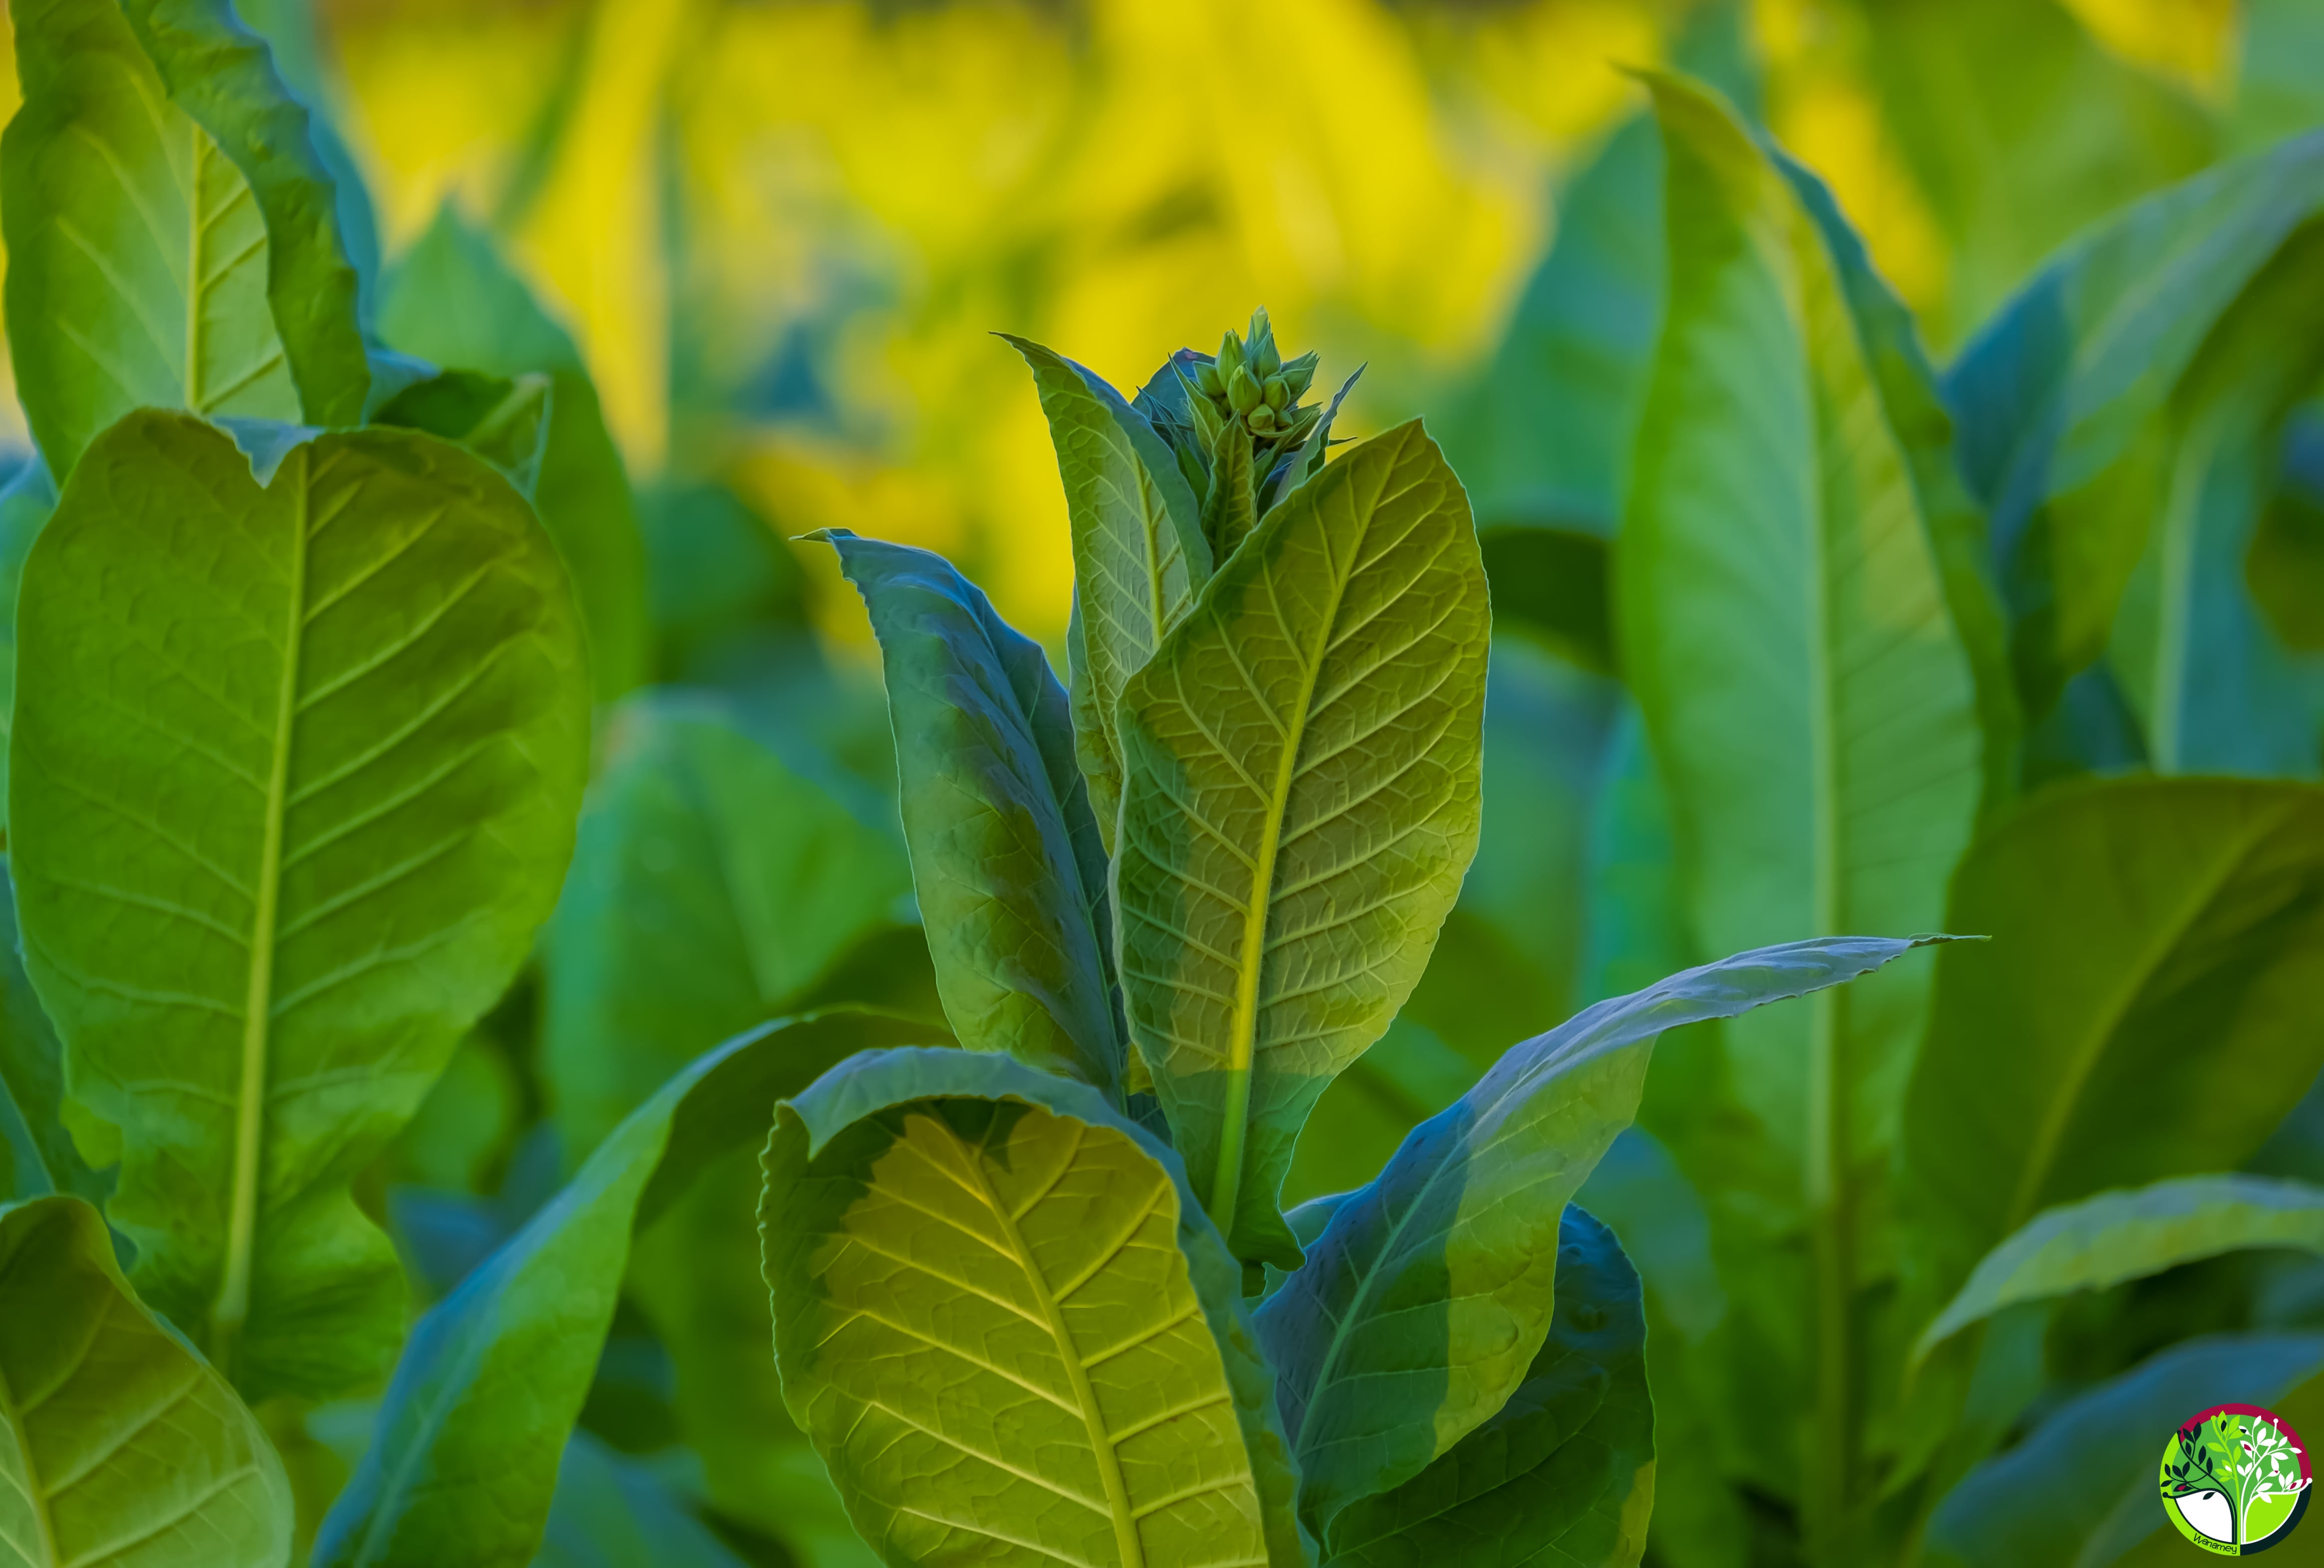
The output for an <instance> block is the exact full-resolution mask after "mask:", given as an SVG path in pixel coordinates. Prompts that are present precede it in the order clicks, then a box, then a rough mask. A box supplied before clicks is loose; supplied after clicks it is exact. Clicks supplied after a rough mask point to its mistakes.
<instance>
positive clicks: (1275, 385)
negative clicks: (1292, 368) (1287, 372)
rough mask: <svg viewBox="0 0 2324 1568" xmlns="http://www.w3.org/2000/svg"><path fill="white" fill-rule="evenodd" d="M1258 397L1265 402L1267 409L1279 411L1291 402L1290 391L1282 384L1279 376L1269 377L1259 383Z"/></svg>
mask: <svg viewBox="0 0 2324 1568" xmlns="http://www.w3.org/2000/svg"><path fill="white" fill-rule="evenodd" d="M1259 396H1260V397H1261V398H1263V399H1265V400H1266V401H1267V406H1268V408H1270V409H1280V408H1282V407H1283V405H1284V404H1286V403H1287V402H1289V401H1291V389H1290V387H1288V386H1286V384H1284V380H1283V378H1282V377H1281V376H1279V375H1270V376H1268V378H1267V379H1266V380H1265V381H1263V382H1261V383H1259Z"/></svg>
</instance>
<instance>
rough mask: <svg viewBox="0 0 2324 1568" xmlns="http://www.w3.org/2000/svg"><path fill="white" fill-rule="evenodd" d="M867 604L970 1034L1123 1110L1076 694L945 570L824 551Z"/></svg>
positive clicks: (956, 1028)
mask: <svg viewBox="0 0 2324 1568" xmlns="http://www.w3.org/2000/svg"><path fill="white" fill-rule="evenodd" d="M814 537H816V538H817V539H822V540H826V541H827V542H829V543H830V545H831V546H832V548H833V549H836V550H837V551H838V552H839V564H840V567H841V569H842V570H844V572H845V573H846V574H847V578H848V580H849V581H850V582H852V583H853V584H854V585H855V586H856V588H857V590H858V591H859V592H861V593H862V595H863V603H864V605H865V607H866V608H867V609H869V610H870V611H871V629H872V631H873V632H876V633H877V634H878V635H879V639H880V653H881V659H883V660H884V661H885V663H886V667H887V672H888V715H889V721H890V724H892V725H893V726H894V729H895V732H896V770H897V773H898V775H899V782H900V785H901V788H902V794H903V813H904V838H905V841H906V842H907V844H909V846H910V848H911V855H912V879H913V882H914V885H915V886H916V887H917V888H918V891H919V899H920V918H922V920H924V921H925V922H926V923H927V931H928V948H929V951H930V952H931V953H932V954H933V955H935V958H936V988H937V990H938V991H939V992H941V993H942V995H943V997H944V1005H945V1014H946V1015H947V1016H948V1017H949V1018H950V1019H951V1020H952V1028H953V1032H954V1034H955V1035H957V1036H959V1037H960V1043H961V1044H962V1045H964V1046H966V1047H969V1048H970V1049H971V1050H979V1051H1008V1052H1010V1053H1011V1054H1013V1055H1015V1056H1019V1057H1022V1058H1023V1059H1024V1060H1026V1061H1028V1062H1030V1063H1032V1064H1034V1065H1037V1066H1046V1067H1051V1068H1055V1069H1059V1070H1062V1071H1065V1072H1068V1073H1071V1074H1073V1075H1075V1076H1077V1077H1079V1078H1081V1079H1082V1080H1083V1081H1084V1082H1085V1083H1089V1084H1094V1085H1096V1086H1097V1088H1098V1089H1099V1090H1100V1091H1102V1093H1105V1094H1106V1095H1107V1096H1108V1098H1110V1099H1111V1100H1113V1101H1115V1102H1120V1096H1121V1093H1122V1085H1123V1084H1124V1082H1125V1079H1126V1076H1127V1058H1126V1055H1125V1047H1124V1046H1123V1043H1122V1038H1121V1035H1120V1027H1119V1020H1118V1018H1117V1016H1116V1007H1115V1002H1114V997H1113V984H1112V973H1111V969H1112V965H1111V957H1110V941H1111V937H1110V930H1111V926H1110V923H1109V919H1108V916H1107V911H1106V890H1105V876H1106V861H1105V850H1104V847H1103V845H1102V844H1101V843H1100V842H1099V835H1098V826H1097V819H1096V817H1095V816H1093V815H1091V812H1090V804H1089V791H1088V789H1087V787H1086V786H1085V785H1084V782H1083V779H1082V774H1081V770H1080V768H1079V765H1078V764H1077V763H1076V762H1075V761H1074V731H1073V720H1072V717H1071V715H1069V714H1068V713H1067V711H1066V700H1065V692H1064V691H1063V690H1062V689H1060V688H1059V687H1058V685H1057V678H1056V676H1055V675H1053V674H1051V673H1050V671H1049V661H1048V659H1047V657H1046V656H1045V655H1044V654H1043V653H1042V652H1041V650H1040V649H1039V647H1038V646H1037V645H1036V644H1034V643H1032V642H1030V641H1027V640H1026V639H1025V638H1024V637H1022V636H1020V635H1019V634H1018V633H1017V632H1014V631H1012V630H1011V629H1010V627H1009V625H1008V624H1007V623H1005V622H1003V621H1002V620H1001V617H1000V616H999V615H998V614H997V613H994V611H993V608H992V605H991V602H990V601H989V600H987V599H986V598H985V596H984V595H983V594H982V593H981V592H980V591H979V590H978V589H977V588H976V587H975V586H974V585H973V584H971V583H970V582H969V581H968V580H967V579H966V578H964V577H963V576H961V575H960V574H959V573H958V572H956V571H954V569H953V568H952V567H951V566H950V565H949V564H948V563H947V562H946V561H945V559H944V558H942V557H940V556H935V555H931V554H929V553H928V552H927V551H926V550H920V549H911V548H910V547H908V546H906V545H893V544H885V543H882V542H881V541H880V540H868V539H858V538H857V537H856V536H855V535H853V534H852V533H850V532H848V531H847V530H844V529H830V530H825V531H823V532H821V533H818V534H816V535H815V536H814Z"/></svg>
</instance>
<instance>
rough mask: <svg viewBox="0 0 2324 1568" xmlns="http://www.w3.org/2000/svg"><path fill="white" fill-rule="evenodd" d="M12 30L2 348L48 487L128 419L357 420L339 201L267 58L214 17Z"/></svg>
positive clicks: (98, 0)
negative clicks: (53, 475)
mask: <svg viewBox="0 0 2324 1568" xmlns="http://www.w3.org/2000/svg"><path fill="white" fill-rule="evenodd" d="M11 15H12V20H13V21H14V24H15V30H16V67H17V73H18V75H19V76H20V77H21V78H22V79H23V90H24V106H23V109H22V110H21V111H20V112H19V113H18V114H17V115H16V117H15V118H14V120H12V121H11V122H10V123H9V125H8V130H7V134H6V136H5V139H0V198H5V199H0V231H5V237H6V242H7V248H8V256H9V266H8V284H7V312H8V341H9V349H10V353H11V354H12V355H13V356H14V360H15V364H16V375H17V386H18V390H19V392H20V394H21V395H22V396H23V401H24V407H25V414H26V418H27V419H28V420H30V421H31V424H32V435H33V438H34V439H36V440H37V441H38V442H39V443H40V446H41V449H42V451H43V452H45V453H46V454H47V455H48V458H49V462H50V464H51V466H52V467H53V468H54V469H55V471H56V472H57V473H59V474H60V475H69V474H70V473H71V471H72V468H73V466H74V465H75V464H77V463H78V461H79V460H80V456H81V452H82V450H83V448H85V447H87V446H88V444H89V442H90V441H92V440H93V439H95V438H96V437H97V432H99V431H100V430H103V429H105V428H106V426H108V425H111V424H112V423H113V422H114V421H115V420H118V419H120V418H121V417H122V416H123V415H124V414H126V413H127V412H129V410H132V409H134V408H137V407H140V406H152V407H159V408H173V409H185V410H190V411H192V412H195V413H200V414H239V415H245V416H250V417H254V418H259V419H272V420H293V421H296V420H302V419H303V420H305V421H306V422H308V423H310V424H317V425H327V424H342V425H346V424H353V423H355V421H356V420H358V419H360V418H361V417H362V414H363V408H364V393H365V391H366V390H367V388H368V386H369V383H370V379H371V373H370V368H369V364H368V362H367V361H366V359H365V356H364V344H363V337H362V334H361V331H360V330H359V328H358V327H357V324H356V320H355V291H356V284H355V269H354V267H352V266H351V265H350V264H349V263H348V262H347V259H346V252H345V250H344V249H343V247H342V246H341V245H340V244H339V241H338V235H337V226H336V219H335V217H334V204H335V202H336V199H337V197H336V193H335V191H334V189H333V187H332V183H331V179H330V176H329V175H328V174H327V173H325V172H324V171H323V167H322V164H321V163H320V162H319V161H318V160H317V158H316V157H315V153H314V150H313V148H312V147H311V146H310V145H309V141H308V137H307V112H306V111H305V110H304V109H302V108H300V106H299V105H298V103H297V102H296V100H294V99H293V98H291V96H290V94H289V93H288V92H286V91H285V90H284V89H283V88H282V85H281V82H280V81H278V80H277V79H276V78H275V76H274V72H273V67H272V64H271V63H270V62H269V60H268V59H267V53H266V46H265V45H264V44H263V43H262V42H260V41H259V40H258V39H256V38H255V37H254V36H252V35H251V34H250V33H249V32H245V31H244V29H243V28H242V25H241V24H240V23H238V22H236V21H235V18H234V14H233V11H232V9H231V7H230V6H229V5H227V4H226V0H126V3H116V0H32V3H31V4H26V5H17V6H15V7H14V8H13V10H12V13H11Z"/></svg>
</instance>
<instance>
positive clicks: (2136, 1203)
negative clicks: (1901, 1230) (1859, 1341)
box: [1914, 1176, 2324, 1360]
mask: <svg viewBox="0 0 2324 1568" xmlns="http://www.w3.org/2000/svg"><path fill="white" fill-rule="evenodd" d="M2243 1247H2299V1248H2303V1249H2305V1250H2308V1251H2310V1252H2324V1187H2312V1186H2310V1185H2307V1184H2306V1183H2304V1182H2286V1181H2271V1180H2269V1179H2268V1178H2266V1177H2264V1176H2183V1177H2181V1178H2180V1179H2179V1180H2176V1181H2166V1182H2157V1183H2155V1184H2154V1185H2153V1186H2146V1187H2137V1188H2134V1189H2131V1190H2128V1191H2117V1192H2110V1193H2100V1194H2098V1196H2096V1197H2094V1198H2085V1199H2083V1200H2082V1201H2080V1203H2073V1204H2060V1205H2058V1206H2057V1207H2056V1208H2053V1209H2045V1210H2043V1212H2042V1213H2039V1214H2036V1215H2034V1216H2033V1219H2032V1220H2031V1221H2029V1222H2027V1223H2026V1224H2025V1226H2024V1228H2023V1229H2021V1230H2019V1231H2016V1232H2015V1233H2014V1234H2012V1235H2011V1236H2010V1237H2009V1238H2008V1240H2006V1241H2003V1242H2002V1243H2001V1245H2000V1246H1998V1247H1996V1248H1995V1249H1994V1250H1992V1251H1990V1252H1988V1253H1987V1254H1986V1255H1985V1256H1984V1257H1983V1258H1981V1259H1978V1265H1977V1268H1975V1269H1974V1270H1973V1271H1972V1272H1971V1273H1970V1275H1969V1282H1968V1283H1967V1284H1965V1285H1963V1286H1962V1287H1960V1292H1959V1294H1957V1295H1956V1296H1954V1297H1953V1298H1952V1300H1950V1301H1949V1302H1947V1303H1946V1304H1945V1309H1944V1311H1942V1312H1941V1313H1939V1314H1937V1317H1936V1321H1935V1322H1933V1323H1932V1324H1929V1326H1928V1328H1927V1329H1926V1330H1924V1331H1923V1333H1922V1334H1921V1337H1920V1340H1919V1342H1918V1343H1916V1344H1915V1345H1914V1360H1919V1359H1920V1358H1921V1357H1922V1356H1924V1355H1926V1354H1927V1353H1928V1351H1929V1350H1930V1349H1931V1348H1932V1346H1934V1345H1935V1344H1937V1343H1938V1342H1940V1341H1941V1340H1943V1339H1945V1338H1946V1337H1947V1336H1949V1335H1951V1334H1955V1333H1960V1331H1961V1330H1962V1329H1964V1328H1967V1327H1968V1326H1969V1324H1973V1323H1976V1322H1978V1321H1979V1320H1980V1319H1983V1318H1987V1317H1990V1316H1991V1315H1992V1314H1995V1313H1997V1312H1999V1311H2000V1310H2002V1309H2003V1308H2004V1307H2006V1306H2011V1305H2015V1304H2016V1303H2018V1302H2021V1301H2040V1300H2042V1299H2043V1298H2045V1297H2048V1296H2063V1295H2065V1294H2066V1293H2067V1292H2068V1291H2071V1290H2103V1289H2105V1288H2106V1287H2107V1286H2109V1285H2119V1284H2121V1283H2122V1282H2123V1281H2124V1280H2126V1279H2142V1278H2144V1277H2146V1276H2147V1275H2150V1274H2160V1273H2162V1272H2163V1270H2164V1269H2166V1268H2177V1267H2178V1266H2179V1265H2180V1264H2181V1263H2191V1262H2193V1261H2195V1260H2196V1259H2200V1258H2215V1257H2217V1256H2218V1254H2220V1253H2222V1252H2232V1251H2234V1250H2236V1249H2238V1248H2243Z"/></svg>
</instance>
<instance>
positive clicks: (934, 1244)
mask: <svg viewBox="0 0 2324 1568" xmlns="http://www.w3.org/2000/svg"><path fill="white" fill-rule="evenodd" d="M761 1234H762V1235H763V1236H764V1237H765V1241H766V1269H767V1282H768V1286H769V1288H770V1290H771V1291H772V1292H773V1295H774V1304H775V1351H776V1356H777V1359H778V1360H779V1362H780V1364H781V1367H782V1375H783V1392H784V1397H785V1398H786V1399H787V1400H788V1403H789V1405H790V1408H791V1413H792V1415H793V1416H795V1417H796V1418H797V1419H798V1423H799V1425H801V1426H803V1427H804V1428H806V1430H807V1434H808V1435H809V1436H810V1437H812V1438H813V1439H814V1441H815V1444H816V1448H817V1450H819V1451H820V1452H821V1453H822V1454H823V1456H824V1460H825V1463H827V1464H828V1465H829V1466H830V1467H831V1472H832V1478H833V1480H835V1481H837V1482H838V1484H839V1489H840V1492H841V1495H842V1496H844V1498H845V1499H847V1505H848V1511H849V1513H850V1514H851V1515H852V1516H853V1518H854V1520H855V1526H856V1528H857V1530H858V1531H859V1532H861V1533H862V1536H863V1537H864V1538H865V1539H866V1540H868V1541H870V1542H871V1544H872V1545H873V1546H874V1548H875V1549H876V1550H878V1551H879V1553H880V1554H881V1557H882V1558H883V1559H884V1560H885V1561H886V1562H888V1563H890V1564H893V1565H895V1568H904V1565H906V1564H911V1563H932V1562H953V1561H979V1560H982V1561H994V1560H1001V1561H1010V1560H1013V1561H1023V1560H1027V1559H1028V1558H1029V1557H1031V1556H1034V1555H1037V1556H1040V1557H1043V1558H1054V1559H1056V1560H1057V1561H1060V1562H1064V1563H1075V1564H1085V1565H1089V1568H1099V1565H1105V1568H1137V1565H1138V1564H1140V1563H1173V1564H1184V1565H1185V1568H1227V1565H1229V1564H1238V1563H1240V1564H1254V1563H1269V1564H1273V1565H1275V1568H1295V1565H1296V1564H1300V1563H1308V1562H1312V1561H1313V1552H1312V1550H1311V1549H1310V1547H1309V1546H1308V1544H1307V1542H1306V1540H1305V1536H1303V1534H1302V1533H1301V1532H1300V1530H1299V1528H1298V1526H1297V1525H1296V1523H1295V1522H1294V1521H1293V1518H1292V1508H1291V1503H1292V1489H1293V1486H1294V1476H1293V1471H1292V1470H1291V1466H1290V1462H1289V1460H1288V1458H1287V1457H1286V1453H1285V1450H1284V1446H1283V1435H1282V1432H1281V1429H1280V1428H1279V1427H1278V1426H1277V1425H1276V1421H1275V1412H1274V1407H1273V1397H1272V1396H1273V1389H1272V1387H1271V1385H1270V1382H1269V1379H1268V1375H1267V1368H1266V1363H1265V1361H1264V1360H1263V1359H1262V1358H1261V1357H1260V1355H1259V1349H1258V1346H1257V1344H1256V1342H1254V1341H1253V1339H1252V1337H1251V1332H1250V1321H1249V1319H1248V1318H1246V1317H1245V1316H1244V1314H1243V1310H1242V1303H1241V1293H1240V1272H1241V1271H1240V1268H1238V1266H1237V1265H1236V1263H1235V1261H1234V1259H1232V1258H1231V1257H1230V1256H1229V1255H1228V1254H1227V1252H1226V1250H1225V1249H1224V1248H1223V1247H1222V1246H1221V1245H1220V1243H1219V1238H1218V1235H1217V1232H1216V1231H1213V1229H1212V1228H1211V1226H1210V1223H1209V1222H1207V1221H1206V1220H1204V1219H1203V1215H1202V1212H1201V1210H1200V1209H1199V1208H1198V1207H1197V1205H1196V1204H1195V1203H1194V1198H1193V1196H1192V1194H1191V1193H1190V1192H1189V1191H1188V1189H1187V1188H1186V1185H1185V1180H1184V1176H1183V1175H1182V1173H1181V1172H1180V1170H1179V1168H1178V1164H1177V1160H1176V1157H1175V1156H1173V1155H1172V1154H1171V1153H1170V1152H1169V1150H1168V1149H1167V1148H1166V1147H1165V1146H1164V1145H1163V1144H1161V1143H1160V1142H1159V1141H1157V1139H1154V1138H1153V1137H1152V1136H1151V1135H1149V1134H1148V1133H1146V1132H1145V1131H1144V1130H1141V1129H1139V1128H1138V1127H1137V1126H1136V1125H1134V1124H1133V1123H1130V1122H1129V1121H1124V1120H1122V1119H1121V1118H1120V1116H1118V1115H1117V1114H1116V1113H1115V1112H1114V1111H1112V1110H1111V1108H1110V1107H1109V1106H1108V1105H1107V1104H1106V1103H1105V1102H1103V1101H1102V1100H1101V1099H1100V1098H1099V1096H1098V1095H1097V1094H1096V1093H1095V1092H1094V1091H1093V1090H1091V1089H1090V1088H1088V1087H1087V1086H1085V1085H1083V1084H1074V1083H1071V1082H1068V1081H1066V1080H1064V1079H1061V1078H1057V1077H1056V1076H1053V1075H1048V1074H1043V1073H1037V1072H1034V1071H1031V1070H1030V1069H1028V1068H1027V1067H1025V1066H1023V1065H1020V1064H1019V1063H1017V1062H1014V1061H1011V1060H1010V1059H1008V1058H1007V1057H1003V1056H992V1055H987V1054H970V1053H965V1052H936V1051H925V1050H919V1051H913V1050H902V1051H885V1052H881V1053H877V1054H875V1055H871V1056H862V1057H859V1058H857V1059H856V1060H854V1061H853V1062H849V1063H847V1064H846V1065H844V1066H842V1067H841V1068H840V1069H838V1070H837V1071H835V1072H834V1073H832V1074H830V1075H827V1076H826V1077H825V1078H824V1079H822V1080H821V1081H820V1082H818V1083H817V1084H816V1085H815V1086H814V1087H813V1088H812V1089H810V1090H808V1091H807V1093H805V1094H802V1095H800V1096H799V1097H798V1099H796V1100H794V1101H792V1102H789V1103H788V1104H786V1105H784V1106H783V1107H782V1108H781V1109H780V1111H779V1112H778V1114H777V1119H776V1124H775V1133H774V1137H773V1139H771V1141H770V1143H769V1145H768V1148H767V1195H766V1200H765V1205H764V1207H763V1208H762V1209H761Z"/></svg>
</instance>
